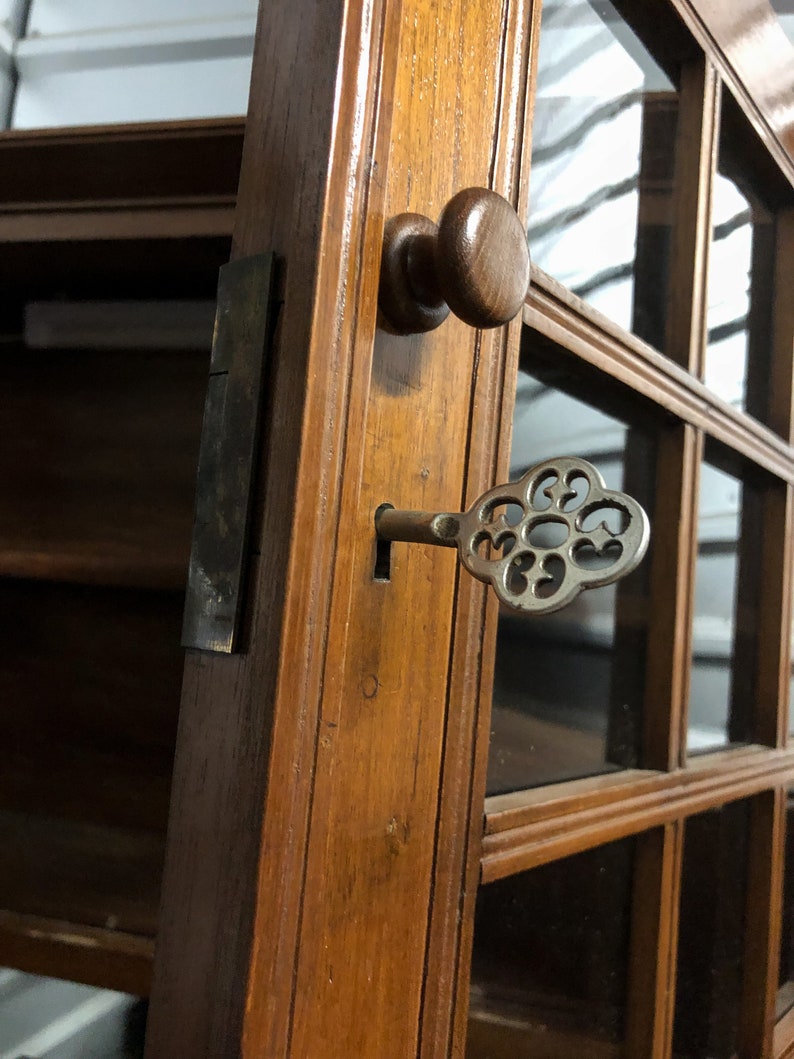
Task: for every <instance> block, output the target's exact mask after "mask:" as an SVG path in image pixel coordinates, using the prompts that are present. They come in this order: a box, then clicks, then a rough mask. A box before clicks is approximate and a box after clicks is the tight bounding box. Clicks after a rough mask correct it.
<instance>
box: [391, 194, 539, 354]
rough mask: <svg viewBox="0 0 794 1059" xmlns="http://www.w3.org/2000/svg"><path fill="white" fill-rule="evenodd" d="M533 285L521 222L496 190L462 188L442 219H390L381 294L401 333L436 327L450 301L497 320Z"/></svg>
mask: <svg viewBox="0 0 794 1059" xmlns="http://www.w3.org/2000/svg"><path fill="white" fill-rule="evenodd" d="M528 287H529V248H528V246H527V237H526V233H525V231H524V227H523V225H522V223H521V221H520V220H519V218H518V215H517V214H516V212H515V210H514V209H513V207H512V206H511V205H510V203H509V202H507V200H506V199H503V198H502V196H501V195H497V194H496V192H495V191H489V190H488V189H487V188H466V189H465V190H464V191H459V192H458V193H457V195H455V196H454V197H453V198H451V199H450V200H449V202H448V203H447V204H446V206H445V207H444V209H443V211H442V213H441V217H440V218H439V221H438V224H437V225H436V224H433V222H432V221H431V220H430V219H429V218H428V217H424V216H422V214H420V213H401V214H399V215H398V216H397V217H392V218H391V220H389V221H388V222H387V223H386V228H385V231H384V237H383V256H382V259H381V275H380V291H379V295H378V300H379V304H380V308H381V312H382V313H383V315H384V317H385V318H386V321H387V323H388V325H389V327H390V328H391V330H393V331H395V332H396V333H397V334H400V335H413V334H418V333H421V332H423V331H432V330H433V329H434V328H436V327H438V326H439V324H441V323H443V322H444V320H446V318H447V316H448V315H449V311H450V309H451V310H452V312H453V313H454V314H455V315H456V316H458V317H460V319H461V320H463V321H464V322H465V323H467V324H471V326H472V327H498V326H499V325H500V324H505V323H507V322H508V320H512V319H513V317H514V316H516V314H517V313H519V312H520V311H521V306H522V305H523V304H524V298H525V297H526V293H527V288H528Z"/></svg>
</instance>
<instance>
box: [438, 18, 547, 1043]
mask: <svg viewBox="0 0 794 1059" xmlns="http://www.w3.org/2000/svg"><path fill="white" fill-rule="evenodd" d="M541 6H542V4H541V2H540V0H534V2H533V3H532V5H531V8H530V11H529V18H527V17H526V16H527V10H526V8H525V7H523V6H522V5H520V4H518V5H512V6H511V9H510V17H509V19H508V20H506V23H505V27H504V28H505V40H506V43H505V58H506V59H507V57H510V62H509V63H508V62H506V64H505V68H504V73H505V81H504V88H503V91H504V97H503V98H504V104H503V116H502V120H501V124H500V135H499V137H498V138H497V141H496V144H495V150H494V154H493V159H492V170H493V186H494V188H495V189H496V190H498V191H499V192H500V193H501V194H503V195H505V197H507V198H508V199H510V201H512V202H513V204H514V205H515V207H516V210H517V212H518V214H519V216H521V217H526V214H527V209H528V196H529V186H528V184H529V182H528V175H529V164H530V158H531V146H532V115H533V111H534V105H535V87H536V84H537V77H536V74H537V60H538V42H539V34H540V17H541ZM516 134H518V135H516ZM509 144H512V145H513V146H512V149H506V148H507V147H508V145H509ZM522 330H523V323H522V322H521V320H520V318H519V319H518V320H516V321H514V322H513V323H512V324H511V325H510V326H509V327H507V328H503V329H501V334H500V333H498V332H497V333H495V332H487V333H485V334H484V335H483V342H482V346H481V350H480V358H479V364H480V369H479V370H478V372H477V376H476V379H475V380H474V388H473V391H472V413H471V418H470V423H469V438H468V442H467V448H468V464H467V469H466V482H465V491H464V495H463V496H462V497H461V504H462V509H464V510H465V509H466V507H468V505H469V504H470V503H472V502H473V501H474V499H475V498H476V497H477V496H478V495H479V494H480V493H481V492H482V491H483V490H484V489H485V488H487V487H488V486H489V485H490V484H492V482H494V481H504V480H506V478H505V477H504V476H506V475H507V473H508V470H509V464H510V444H511V435H512V420H513V411H514V409H515V387H516V380H517V377H518V362H519V355H520V338H521V332H522ZM498 615H499V606H498V603H497V601H496V600H495V599H494V598H493V597H492V594H491V593H487V594H486V593H485V591H484V590H483V588H482V586H480V585H478V584H476V583H474V582H472V580H471V579H470V578H468V577H466V576H465V575H463V577H461V576H460V572H459V575H458V579H457V585H456V593H455V627H454V639H453V645H452V656H451V664H450V685H449V691H448V696H447V729H446V737H445V742H444V758H443V765H442V776H441V789H440V793H439V820H438V828H437V838H436V861H435V865H434V874H433V899H432V905H431V909H430V918H429V924H428V941H427V957H426V974H425V984H424V990H423V995H422V1012H421V1028H420V1039H419V1049H418V1054H419V1056H420V1057H421V1059H442V1057H444V1056H447V1055H449V1054H450V1051H451V1053H452V1054H458V1053H461V1054H462V1052H463V1051H464V1050H465V1042H466V1036H467V1024H468V1011H469V1002H468V1001H469V987H470V981H471V955H472V947H473V943H474V936H473V935H474V909H475V903H476V899H477V889H478V884H479V879H480V854H481V849H482V833H483V827H482V824H483V812H482V806H483V800H484V797H485V787H486V778H487V769H488V752H489V743H490V731H491V726H490V720H491V705H492V702H491V700H492V694H493V681H494V664H495V658H496V635H497V622H498Z"/></svg>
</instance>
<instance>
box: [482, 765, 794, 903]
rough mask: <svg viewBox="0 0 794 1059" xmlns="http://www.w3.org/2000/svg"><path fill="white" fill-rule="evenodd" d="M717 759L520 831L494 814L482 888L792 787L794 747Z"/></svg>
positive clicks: (632, 786) (513, 818)
mask: <svg viewBox="0 0 794 1059" xmlns="http://www.w3.org/2000/svg"><path fill="white" fill-rule="evenodd" d="M712 760H713V762H714V763H713V764H711V765H710V766H709V767H708V768H703V769H702V768H701V763H702V761H703V759H702V758H700V757H698V758H695V759H693V761H692V762H691V764H690V766H689V767H688V768H687V769H681V770H677V771H676V772H673V773H667V774H660V773H649V774H648V775H647V778H646V779H645V780H644V781H635V782H634V783H632V784H630V785H629V784H627V785H626V790H625V796H624V797H623V798H621V799H619V800H616V801H610V802H607V803H600V804H595V805H593V806H592V807H590V808H587V807H580V808H578V809H577V810H576V811H574V812H571V813H560V814H557V815H552V816H549V817H547V818H539V819H534V820H533V819H527V822H526V823H523V824H522V823H519V822H518V820H517V819H516V816H515V814H512V813H511V814H510V816H511V823H512V826H510V827H507V828H505V829H500V828H499V823H498V820H497V819H492V817H491V816H490V815H489V816H488V817H487V818H486V833H485V836H484V838H483V857H482V874H483V881H485V882H493V881H495V880H496V879H501V878H504V877H505V876H507V875H513V874H515V873H516V872H520V871H528V870H529V869H530V868H534V867H537V866H538V865H540V864H545V863H547V862H548V861H550V860H555V859H556V858H558V857H567V856H571V855H572V854H574V853H580V852H582V851H583V850H586V849H592V847H593V846H597V845H601V844H602V843H604V842H612V841H615V840H617V839H620V838H625V837H627V836H629V835H636V834H639V833H641V832H642V831H647V830H649V829H650V828H653V827H660V826H663V825H664V824H667V823H671V822H672V821H674V820H678V819H683V818H684V817H688V816H692V815H695V814H697V813H702V812H706V811H707V810H709V809H714V808H717V807H718V806H720V805H723V804H726V803H728V802H732V801H737V800H739V799H742V798H750V797H753V796H755V795H757V794H760V793H761V792H762V791H765V790H771V789H772V788H774V787H776V786H784V785H790V784H792V783H794V749H792V748H791V747H789V748H787V749H786V750H773V749H762V748H743V749H742V750H740V751H736V752H728V753H721V754H716V755H713V759H712ZM486 804H487V803H486Z"/></svg>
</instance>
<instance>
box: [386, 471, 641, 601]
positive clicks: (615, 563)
mask: <svg viewBox="0 0 794 1059" xmlns="http://www.w3.org/2000/svg"><path fill="white" fill-rule="evenodd" d="M607 512H616V513H617V520H618V521H619V523H620V525H619V527H618V528H617V529H616V530H612V529H610V528H609V526H608V525H607V522H606V517H607ZM599 515H601V516H602V517H601V518H599ZM375 525H376V529H377V533H378V536H379V537H380V538H381V539H383V540H390V541H409V542H415V543H421V544H438V545H441V546H443V547H447V548H457V549H458V557H459V559H460V561H461V563H463V565H464V566H465V567H466V569H467V570H468V571H469V573H470V574H472V575H473V576H474V577H476V578H477V579H478V580H480V581H484V582H485V583H486V584H491V585H492V586H493V589H494V591H495V592H496V594H497V596H498V597H499V599H500V600H501V602H502V603H504V604H505V606H507V607H510V608H512V609H513V610H518V611H523V612H525V613H529V614H548V613H550V612H551V611H555V610H559V609H560V608H561V607H564V606H565V605H566V604H568V603H570V602H571V600H572V599H574V598H575V597H576V596H578V595H579V593H580V592H582V591H583V590H584V589H586V588H598V587H599V586H601V585H609V584H612V583H613V582H614V581H617V580H619V578H621V577H625V575H626V574H629V573H631V571H632V570H634V569H635V568H636V566H637V565H638V564H639V563H640V561H641V560H642V558H643V556H644V555H645V552H646V550H647V548H648V540H649V538H650V524H649V522H648V516H647V515H646V514H645V511H644V510H643V509H642V507H641V506H640V505H639V504H638V503H637V501H636V500H634V499H633V497H630V496H628V495H627V494H626V493H621V492H617V491H616V490H612V489H607V487H606V485H605V483H604V479H603V478H602V477H601V475H600V474H599V472H598V471H597V470H596V468H595V467H593V465H592V464H591V463H588V462H587V461H586V460H580V459H576V458H574V457H572V456H562V457H559V458H557V459H552V460H545V461H544V462H543V463H538V464H536V465H535V466H534V467H530V469H529V470H528V471H527V472H526V474H525V475H524V476H523V477H522V478H520V479H519V480H518V481H517V482H514V483H511V484H507V485H497V486H495V487H494V488H493V489H489V490H488V492H487V493H484V494H483V495H482V496H481V497H480V498H479V499H478V500H476V501H475V503H474V504H473V505H472V506H471V508H470V509H469V510H468V511H466V512H463V513H460V514H451V513H448V512H442V513H437V514H432V513H429V512H426V511H396V510H395V509H394V508H392V507H390V506H389V505H383V506H382V507H380V508H379V509H378V511H377V512H376V515H375Z"/></svg>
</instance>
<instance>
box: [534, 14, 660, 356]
mask: <svg viewBox="0 0 794 1059" xmlns="http://www.w3.org/2000/svg"><path fill="white" fill-rule="evenodd" d="M677 107H678V100H677V94H676V91H675V87H674V85H673V83H672V82H671V81H670V79H669V78H668V76H667V75H666V74H665V72H664V71H663V70H662V69H661V67H660V66H658V65H657V63H656V62H655V61H654V60H653V59H652V58H651V56H650V55H649V54H648V52H647V51H646V49H645V47H644V46H643V44H642V43H641V42H640V40H639V39H638V38H637V36H636V35H635V34H634V32H633V31H632V30H631V29H630V28H629V26H628V25H627V24H626V23H625V22H624V21H623V19H622V18H621V16H620V15H619V14H618V12H617V11H616V10H615V8H614V7H613V6H612V4H611V3H609V2H608V0H591V2H588V0H547V2H545V3H544V5H543V18H542V22H541V33H540V51H539V58H538V74H537V98H536V103H535V119H534V124H533V144H532V184H531V191H530V200H531V201H530V216H529V228H528V233H529V242H530V247H531V250H532V257H533V260H534V261H535V263H536V264H537V265H539V266H540V267H541V268H542V269H544V270H545V271H546V272H548V273H550V274H551V275H552V276H554V277H555V278H556V279H558V280H560V281H561V282H562V283H564V284H565V285H566V286H567V287H569V288H570V289H571V290H572V291H574V293H575V294H578V295H579V296H580V297H581V298H584V299H585V300H586V301H588V302H589V303H590V304H591V305H593V306H594V307H595V308H597V309H599V310H600V311H601V312H603V313H604V314H605V315H607V316H608V317H610V319H612V320H614V321H615V322H616V323H618V324H620V325H621V326H622V327H625V328H627V329H629V330H633V331H635V332H636V333H637V334H639V335H640V336H641V337H643V338H645V339H646V340H647V341H648V342H651V343H652V344H654V345H656V346H658V347H661V346H662V345H663V343H664V319H665V313H666V305H665V302H666V288H667V275H668V259H669V249H670V228H671V219H670V217H671V213H670V211H671V195H670V190H671V185H672V175H673V160H674V154H675V135H676V124H677Z"/></svg>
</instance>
